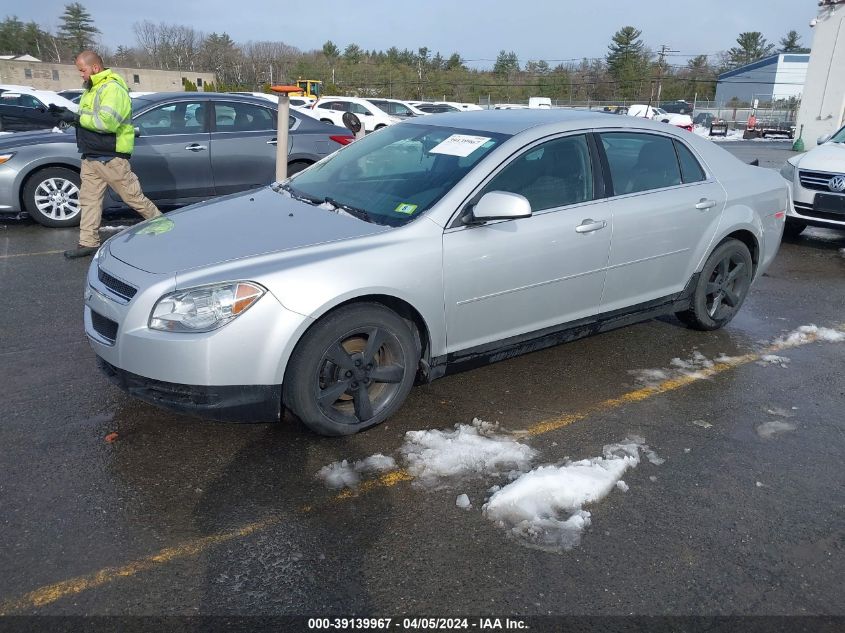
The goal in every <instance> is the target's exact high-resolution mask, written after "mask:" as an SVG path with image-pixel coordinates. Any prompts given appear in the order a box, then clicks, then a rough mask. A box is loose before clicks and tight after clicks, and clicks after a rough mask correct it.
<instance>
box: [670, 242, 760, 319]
mask: <svg viewBox="0 0 845 633" xmlns="http://www.w3.org/2000/svg"><path fill="white" fill-rule="evenodd" d="M753 273H754V264H753V262H752V260H751V253H750V252H749V250H748V247H747V246H746V245H745V244H743V243H742V242H740V241H739V240H735V239H728V240H725V241H724V242H722V243H721V244H720V245H719V246H717V247H716V250H714V251H713V252H712V253H711V254H710V257H708V258H707V261H706V262H705V263H704V268H702V270H701V275H700V276H699V278H698V282H697V283H696V285H695V290H694V291H693V295H692V303H691V305H690V308H689V309H688V310H686V311H684V312H678V313H677V314H676V316H677V317H678V318H679V319H680V320H681V321H682V322H683V323H685V324H686V325H687V326H689V327H691V328H693V329H696V330H717V329H719V328H720V327H723V326H724V325H726V324H727V323H728V322H729V321H730V320H731V319H733V318H734V316H735V315H736V313H737V312H738V311H739V308H740V306H741V305H742V302H743V301H745V297H746V295H747V294H748V289H749V288H750V287H751V279H752V276H753Z"/></svg>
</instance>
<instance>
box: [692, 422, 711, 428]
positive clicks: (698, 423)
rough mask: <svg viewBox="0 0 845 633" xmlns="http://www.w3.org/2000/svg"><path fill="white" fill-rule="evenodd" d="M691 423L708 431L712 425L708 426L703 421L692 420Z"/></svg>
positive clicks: (708, 424) (707, 423)
mask: <svg viewBox="0 0 845 633" xmlns="http://www.w3.org/2000/svg"><path fill="white" fill-rule="evenodd" d="M692 423H693V424H695V425H696V426H700V427H701V428H702V429H709V428H710V427H712V426H713V425H712V424H710V423H709V422H707V421H705V420H693V421H692Z"/></svg>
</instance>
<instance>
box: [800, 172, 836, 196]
mask: <svg viewBox="0 0 845 633" xmlns="http://www.w3.org/2000/svg"><path fill="white" fill-rule="evenodd" d="M841 175H842V174H830V173H826V172H823V171H805V170H803V169H800V170H799V171H798V178H799V180H800V181H801V186H802V187H804V189H814V190H816V191H830V188H829V187H828V186H827V183H828V182H829V181H830V179H831V178H833V177H834V176H841Z"/></svg>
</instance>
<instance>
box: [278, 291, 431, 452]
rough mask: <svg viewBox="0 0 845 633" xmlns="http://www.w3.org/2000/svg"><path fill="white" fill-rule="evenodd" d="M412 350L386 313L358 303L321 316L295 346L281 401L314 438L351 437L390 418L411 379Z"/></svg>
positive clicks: (412, 341) (399, 324)
mask: <svg viewBox="0 0 845 633" xmlns="http://www.w3.org/2000/svg"><path fill="white" fill-rule="evenodd" d="M419 357H420V353H419V348H418V345H417V343H416V337H415V336H414V334H413V333H412V331H411V328H410V327H409V326H408V324H407V323H406V322H405V320H404V319H402V318H401V317H400V316H399V315H397V314H396V313H395V312H393V311H392V310H389V309H388V308H386V307H384V306H382V305H379V304H375V303H360V304H352V305H348V306H344V307H341V308H338V309H337V310H335V311H334V312H332V313H330V314H328V315H327V316H325V317H323V318H322V319H320V320H319V321H317V323H316V324H315V325H314V326H313V327H312V328H311V329H310V330H309V331H308V332H307V333H306V334H305V336H304V337H303V338H302V340H301V341H300V342H299V343H298V344H297V346H296V349H295V350H294V352H293V354H292V356H291V360H290V362H289V364H288V368H287V371H286V372H285V378H284V383H283V386H282V390H283V396H282V397H283V402H284V404H285V406H286V407H287V408H288V409H290V410H291V411H292V412H293V413H294V414H295V415H296V416H297V417H298V418H299V419H300V420H302V422H303V423H304V424H305V425H306V426H308V428H310V429H311V430H312V431H314V432H315V433H319V434H321V435H330V436H338V435H351V434H353V433H357V432H358V431H362V430H364V429H367V428H369V427H371V426H375V425H376V424H380V423H381V422H384V421H385V420H386V419H387V418H389V417H390V416H391V415H393V414H394V413H395V412H396V411H397V410H398V409H399V407H400V406H402V403H403V402H404V401H405V398H406V397H407V396H408V393H409V392H410V391H411V387H412V386H413V384H414V378H415V376H416V373H417V366H418V365H419Z"/></svg>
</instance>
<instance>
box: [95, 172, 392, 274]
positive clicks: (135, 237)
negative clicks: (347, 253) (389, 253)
mask: <svg viewBox="0 0 845 633" xmlns="http://www.w3.org/2000/svg"><path fill="white" fill-rule="evenodd" d="M389 229H390V227H387V226H383V225H379V224H372V223H369V222H365V221H363V220H359V219H358V218H354V217H352V216H350V215H347V214H345V213H344V212H337V211H334V210H331V209H328V208H325V207H321V206H313V205H310V204H308V203H306V202H301V201H299V200H295V199H293V198H291V197H290V196H289V195H288V194H287V193H284V192H275V191H273V190H272V189H271V188H270V187H266V188H263V189H257V190H255V191H248V192H245V193H238V194H234V195H231V196H226V197H224V198H217V199H215V200H213V201H210V202H201V203H199V204H195V205H192V206H190V207H185V208H184V209H180V210H179V211H173V212H171V213H168V214H167V215H166V216H162V217H160V218H155V219H153V220H148V221H147V222H142V223H141V224H138V225H136V226H134V227H132V228H131V229H128V230H126V231H123V232H121V233H119V234H118V235H115V236H114V237H113V238H112V239H111V240H109V242H108V248H109V253H110V254H111V255H112V256H113V257H115V258H117V259H119V260H121V261H122V262H124V263H126V264H129V265H130V266H134V267H135V268H139V269H141V270H145V271H147V272H150V273H156V274H175V273H179V272H184V271H187V270H191V269H195V268H199V267H204V266H211V265H214V264H219V263H222V262H226V261H232V260H236V259H242V258H245V257H253V256H256V255H265V254H270V253H277V252H281V251H286V250H291V249H296V248H302V247H305V246H313V245H315V244H324V243H327V242H336V241H338V240H345V239H350V238H356V237H364V236H367V235H374V234H376V233H381V232H383V231H386V230H389Z"/></svg>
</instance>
